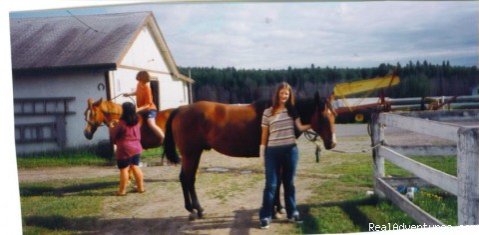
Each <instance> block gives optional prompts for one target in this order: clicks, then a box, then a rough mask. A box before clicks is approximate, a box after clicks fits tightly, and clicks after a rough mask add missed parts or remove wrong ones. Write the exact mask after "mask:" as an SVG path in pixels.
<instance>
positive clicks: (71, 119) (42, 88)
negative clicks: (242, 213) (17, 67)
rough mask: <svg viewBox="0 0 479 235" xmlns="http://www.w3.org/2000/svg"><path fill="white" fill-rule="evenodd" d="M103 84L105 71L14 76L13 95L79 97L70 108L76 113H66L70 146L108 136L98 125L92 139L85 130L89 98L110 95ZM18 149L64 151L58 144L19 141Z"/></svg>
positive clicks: (38, 119)
mask: <svg viewBox="0 0 479 235" xmlns="http://www.w3.org/2000/svg"><path fill="white" fill-rule="evenodd" d="M99 84H103V85H105V75H104V72H103V71H97V72H92V71H83V72H75V73H69V72H56V73H50V74H35V75H17V76H15V79H13V90H14V93H13V97H14V98H46V97H75V100H74V101H72V102H70V103H69V104H70V106H69V108H70V111H72V112H75V114H74V115H67V116H66V147H81V146H85V145H91V144H94V143H98V142H99V141H100V140H104V139H108V131H107V129H106V128H98V130H97V132H96V133H95V136H94V138H93V140H91V141H89V140H87V139H86V138H85V137H84V136H83V130H84V128H85V126H86V123H85V120H84V115H83V113H84V111H85V109H86V108H87V99H88V98H93V99H95V100H97V99H100V98H106V90H102V89H101V88H102V86H101V85H100V86H99ZM99 88H100V89H99ZM53 119H54V117H52V116H33V117H30V116H29V117H24V116H16V117H15V124H26V123H44V122H49V121H53ZM16 148H17V149H16V151H17V153H28V152H39V151H55V150H60V147H59V146H58V145H57V144H56V143H42V144H17V145H16Z"/></svg>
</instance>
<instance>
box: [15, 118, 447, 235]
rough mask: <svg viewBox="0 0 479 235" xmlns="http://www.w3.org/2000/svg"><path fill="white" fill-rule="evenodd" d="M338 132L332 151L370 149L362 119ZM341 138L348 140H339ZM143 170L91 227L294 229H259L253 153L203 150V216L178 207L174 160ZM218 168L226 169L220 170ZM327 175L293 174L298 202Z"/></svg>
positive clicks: (43, 173)
mask: <svg viewBox="0 0 479 235" xmlns="http://www.w3.org/2000/svg"><path fill="white" fill-rule="evenodd" d="M386 137H387V138H388V139H387V140H388V141H389V142H394V143H395V144H415V143H417V142H418V141H417V140H418V139H421V141H422V143H423V144H424V142H426V144H427V143H430V144H438V143H444V141H442V140H438V139H435V138H430V137H424V136H419V135H411V133H408V132H404V131H399V130H395V129H388V130H386ZM337 138H338V141H339V142H338V145H337V147H336V148H335V149H334V151H336V152H345V153H355V152H358V153H369V152H371V147H370V145H371V143H370V140H369V137H368V134H367V126H366V125H364V124H362V125H353V124H343V125H337ZM342 139H347V140H348V141H343V142H341V140H342ZM298 144H299V150H300V154H301V157H300V163H299V166H298V175H301V174H302V172H301V169H302V168H303V166H302V164H305V163H304V161H306V160H309V161H311V158H314V150H315V146H314V144H312V143H310V142H308V141H306V140H305V139H304V138H303V137H301V138H300V140H299V141H298ZM446 144H447V143H446ZM323 149H324V148H323ZM323 151H324V152H327V151H326V150H323ZM321 167H327V166H321ZM142 170H143V172H144V175H145V183H146V189H147V192H145V193H144V194H137V193H129V194H128V195H127V196H126V197H115V196H111V197H108V198H107V199H106V200H107V203H105V205H104V208H103V212H102V219H101V221H100V222H99V223H100V224H99V226H98V230H96V231H94V233H99V234H151V233H155V234H157V233H162V234H281V233H284V232H285V231H294V225H293V224H290V223H287V222H286V221H285V220H278V221H277V222H275V223H273V225H272V226H271V227H270V228H269V229H268V230H261V229H259V223H258V209H259V207H260V205H261V200H262V190H263V186H264V178H263V172H262V162H261V161H260V159H258V158H232V157H227V156H224V155H221V154H219V153H217V152H215V151H208V152H205V153H204V154H203V156H202V159H201V162H200V172H199V173H198V179H197V183H196V185H197V193H198V196H199V199H200V202H201V205H202V206H203V208H204V209H205V213H206V214H205V218H204V219H199V220H195V221H190V220H189V219H188V213H187V211H186V210H185V209H184V208H183V196H182V192H181V187H180V183H179V180H178V175H179V170H180V167H179V166H169V165H164V166H148V167H142ZM222 170H227V172H223V173H222V172H221V171H222ZM117 174H118V170H117V169H116V168H115V167H72V168H52V169H50V168H49V169H47V170H45V169H31V170H20V171H19V180H20V182H39V181H47V180H53V179H73V178H96V177H102V176H110V175H117ZM327 178H328V176H324V177H319V178H318V177H301V176H299V177H297V180H296V191H297V203H298V204H302V203H304V202H305V200H307V198H308V197H309V196H310V195H311V193H312V192H311V191H310V189H309V187H308V186H309V185H310V184H312V183H318V180H319V181H320V180H327ZM238 187H239V189H238ZM229 189H231V193H230V192H229V191H228V190H229Z"/></svg>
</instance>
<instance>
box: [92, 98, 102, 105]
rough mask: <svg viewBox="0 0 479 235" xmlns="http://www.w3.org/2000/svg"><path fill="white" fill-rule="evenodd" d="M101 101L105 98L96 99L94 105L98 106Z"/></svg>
mask: <svg viewBox="0 0 479 235" xmlns="http://www.w3.org/2000/svg"><path fill="white" fill-rule="evenodd" d="M101 102H103V98H100V99H99V100H98V101H96V102H95V103H93V105H94V106H98V105H100V104H101Z"/></svg>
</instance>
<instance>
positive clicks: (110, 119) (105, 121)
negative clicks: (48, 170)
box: [83, 98, 173, 149]
mask: <svg viewBox="0 0 479 235" xmlns="http://www.w3.org/2000/svg"><path fill="white" fill-rule="evenodd" d="M87 103H88V106H87V109H86V110H85V112H84V115H85V121H86V123H87V124H86V127H85V129H84V130H83V134H84V135H85V138H87V139H89V140H91V139H92V138H93V135H94V134H95V131H96V130H97V129H98V127H100V126H102V125H105V126H107V127H113V126H114V125H116V124H117V123H118V122H119V120H120V117H121V114H122V108H121V105H119V104H117V103H114V102H112V101H110V100H103V98H100V99H99V100H98V101H94V100H93V99H92V98H89V99H88V101H87ZM172 111H173V109H166V110H162V111H159V112H158V113H157V115H156V120H155V121H156V125H158V127H160V128H161V129H162V130H163V131H165V126H166V120H167V119H168V117H169V116H170V114H171V112H172ZM140 122H141V123H142V124H141V128H140V131H141V145H142V147H143V148H144V149H149V148H156V147H160V146H161V144H162V143H163V141H162V140H161V139H159V138H158V137H157V136H156V135H155V134H154V133H153V131H152V130H151V129H150V128H148V125H147V124H146V122H143V120H142V118H140Z"/></svg>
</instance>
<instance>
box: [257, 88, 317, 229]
mask: <svg viewBox="0 0 479 235" xmlns="http://www.w3.org/2000/svg"><path fill="white" fill-rule="evenodd" d="M294 103H295V99H294V94H293V91H292V89H291V86H290V85H289V84H288V83H286V82H283V83H281V84H280V85H279V86H278V87H277V89H276V91H275V93H274V97H273V106H272V107H270V108H268V109H266V110H265V111H264V113H263V117H262V121H261V145H260V157H264V167H265V177H266V183H265V187H264V191H263V203H262V206H261V210H260V215H259V218H260V226H261V228H268V227H269V224H270V223H271V217H272V208H273V200H274V196H275V191H276V185H277V182H278V180H279V179H278V175H277V173H276V172H277V169H282V174H283V179H284V191H285V204H286V214H287V216H288V219H289V220H290V221H291V222H296V223H300V222H301V220H300V217H299V212H298V210H297V208H296V197H295V188H294V177H295V175H296V166H297V164H298V148H297V147H296V138H295V135H294V128H295V126H296V127H297V128H298V130H300V131H305V130H307V129H309V128H311V126H310V125H303V124H302V123H301V120H300V118H299V117H298V115H297V113H296V110H295V108H294Z"/></svg>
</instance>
